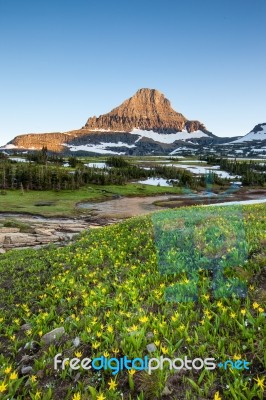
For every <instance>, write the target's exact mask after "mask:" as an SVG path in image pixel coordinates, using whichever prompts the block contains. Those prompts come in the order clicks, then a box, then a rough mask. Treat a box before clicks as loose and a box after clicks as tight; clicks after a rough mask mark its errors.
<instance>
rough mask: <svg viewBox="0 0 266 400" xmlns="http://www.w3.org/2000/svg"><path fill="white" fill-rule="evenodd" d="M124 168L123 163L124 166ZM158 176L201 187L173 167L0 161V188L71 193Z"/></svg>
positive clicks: (218, 180)
mask: <svg viewBox="0 0 266 400" xmlns="http://www.w3.org/2000/svg"><path fill="white" fill-rule="evenodd" d="M124 165H125V164H124ZM150 177H161V178H166V179H168V180H174V181H177V182H176V183H175V184H176V185H178V186H187V187H190V188H193V189H194V188H197V187H199V186H202V187H204V186H205V180H206V178H205V177H204V176H202V177H196V176H194V175H193V174H192V173H191V172H190V171H187V170H185V169H183V168H182V169H178V168H175V167H167V166H156V167H155V168H153V169H150V170H146V169H143V168H140V167H137V166H135V165H130V164H129V163H128V164H127V165H125V166H123V167H112V168H104V169H98V168H89V167H86V166H84V165H80V164H78V167H76V169H75V170H69V169H68V168H63V167H61V166H56V165H50V164H46V165H42V164H39V163H32V162H31V163H12V162H11V161H10V160H6V159H2V160H0V188H1V189H2V190H5V189H25V190H67V189H68V190H69V189H70V190H75V189H78V188H80V187H82V186H85V185H86V184H97V185H112V184H113V185H123V184H126V183H127V182H129V181H132V180H139V179H145V178H150ZM211 180H212V182H213V183H218V184H223V183H225V182H226V180H222V179H221V178H219V177H218V175H216V174H214V173H213V174H211Z"/></svg>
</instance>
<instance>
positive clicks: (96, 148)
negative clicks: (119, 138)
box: [65, 142, 136, 155]
mask: <svg viewBox="0 0 266 400" xmlns="http://www.w3.org/2000/svg"><path fill="white" fill-rule="evenodd" d="M65 146H66V147H69V149H70V150H71V151H91V152H93V153H99V154H118V155H123V154H125V152H122V151H120V152H118V151H112V150H108V149H106V147H127V148H132V147H136V145H135V144H127V143H123V142H117V143H112V142H105V143H103V142H101V143H100V144H89V143H88V144H85V145H80V146H71V145H65Z"/></svg>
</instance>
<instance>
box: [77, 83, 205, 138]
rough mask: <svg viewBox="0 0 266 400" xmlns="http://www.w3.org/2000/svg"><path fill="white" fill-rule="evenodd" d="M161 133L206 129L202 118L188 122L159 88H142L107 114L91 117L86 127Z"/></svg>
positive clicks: (115, 130)
mask: <svg viewBox="0 0 266 400" xmlns="http://www.w3.org/2000/svg"><path fill="white" fill-rule="evenodd" d="M134 128H138V129H142V130H152V131H155V132H161V133H174V132H181V131H182V130H183V129H186V130H187V131H188V132H193V131H197V130H202V131H206V132H207V130H206V128H205V126H204V125H203V124H201V123H200V122H199V121H188V120H187V119H186V118H185V117H184V116H183V115H182V114H180V113H178V112H176V111H175V110H173V108H172V107H171V103H170V101H169V100H168V99H167V98H166V97H165V96H164V95H163V94H162V93H160V92H159V91H158V90H155V89H140V90H138V91H137V93H136V94H135V95H134V96H132V97H130V99H128V100H126V101H124V102H123V103H122V104H121V105H120V106H119V107H116V108H114V109H113V110H112V111H111V112H109V113H108V114H104V115H100V116H99V117H98V118H97V117H92V118H89V119H88V121H87V123H86V125H85V127H84V129H91V130H99V131H101V130H107V131H114V132H117V131H122V132H130V131H131V130H132V129H134Z"/></svg>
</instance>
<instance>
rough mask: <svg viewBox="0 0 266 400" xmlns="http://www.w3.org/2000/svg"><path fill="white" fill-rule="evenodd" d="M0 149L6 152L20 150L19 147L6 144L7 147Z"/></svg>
mask: <svg viewBox="0 0 266 400" xmlns="http://www.w3.org/2000/svg"><path fill="white" fill-rule="evenodd" d="M0 148H1V149H5V150H12V149H18V147H17V146H15V145H14V144H6V145H5V146H1V147H0Z"/></svg>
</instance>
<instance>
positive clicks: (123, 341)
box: [0, 204, 266, 400]
mask: <svg viewBox="0 0 266 400" xmlns="http://www.w3.org/2000/svg"><path fill="white" fill-rule="evenodd" d="M227 210H228V212H227V211H226V210H225V208H223V207H209V208H208V209H207V208H205V207H191V208H186V209H180V211H179V210H178V213H179V214H176V215H175V214H173V211H164V212H160V213H158V214H157V213H156V214H153V215H152V216H147V217H142V218H131V219H129V220H127V221H125V222H123V223H120V224H116V225H112V226H108V227H104V228H101V229H98V230H93V231H89V232H84V233H82V234H81V235H80V236H79V238H78V239H77V241H76V242H75V243H73V244H71V245H69V246H66V247H63V248H57V247H54V246H51V247H50V248H48V249H42V250H39V251H36V250H23V251H12V252H9V253H7V254H5V255H2V256H0V310H1V311H0V343H1V347H0V353H1V355H0V365H1V366H0V391H1V393H0V396H2V397H1V399H3V400H7V399H16V400H24V399H36V400H37V399H42V400H49V399H58V400H61V399H66V400H69V399H71V400H86V399H87V400H89V399H91V400H103V399H106V400H116V399H121V393H123V398H124V399H132V400H133V399H136V400H137V399H139V400H141V399H148V400H149V399H153V400H155V399H160V398H162V399H164V400H170V399H177V398H178V399H192V400H198V399H206V400H207V399H210V400H211V399H216V400H218V399H228V400H231V399H235V400H238V399H242V400H250V399H254V400H255V399H260V400H262V399H263V398H264V397H263V396H264V394H263V385H264V383H263V378H264V376H265V369H266V352H265V344H266V343H265V338H266V327H265V310H264V308H265V305H266V269H265V265H266V263H265V262H266V254H265V242H266V240H265V227H266V207H265V205H264V204H262V205H253V206H244V207H243V208H242V209H241V218H242V222H243V223H242V224H241V223H240V221H239V218H240V217H239V218H238V216H239V214H238V210H239V208H238V207H235V206H231V207H227ZM174 212H175V211H174ZM178 215H179V216H178ZM234 218H235V220H236V221H237V232H241V229H244V231H245V240H246V244H245V243H244V242H243V240H244V236H243V235H242V236H241V235H240V236H239V235H237V234H234V226H235V224H234ZM186 219H188V225H187V224H186ZM193 220H194V223H195V224H194V225H195V229H194V230H193V229H192V228H193V224H192V222H193ZM211 222H213V223H211ZM184 228H185V230H184V235H182V230H183V229H184ZM187 228H188V229H189V233H190V235H192V237H191V236H190V237H191V239H190V240H189V238H188V236H187V233H188V231H186V229H187ZM158 229H159V231H158ZM191 229H192V230H191ZM158 232H159V235H158ZM171 232H173V235H171V234H170V233H171ZM193 232H194V233H193ZM175 234H178V235H179V236H178V240H174V235H175ZM225 234H226V235H228V236H225V237H226V238H227V242H226V246H229V247H230V248H229V249H223V248H222V247H221V246H220V245H219V243H220V242H219V238H220V237H221V235H225ZM193 235H194V236H193ZM219 235H220V236H219ZM193 237H194V239H193ZM192 240H194V241H196V242H195V244H196V245H195V246H192V249H190V250H189V246H191V243H193V242H192ZM217 240H218V242H217ZM217 243H218V244H217ZM238 243H239V246H240V247H239V248H241V249H242V248H243V245H245V250H246V252H247V259H246V260H244V259H243V258H241V257H239V255H238V253H237V251H236V249H237V248H238ZM217 246H218V247H217ZM219 246H220V247H219ZM215 247H216V248H218V251H219V252H221V251H222V250H224V252H225V255H226V254H228V255H229V256H228V257H225V258H222V260H225V265H224V274H225V277H226V278H227V279H228V282H229V284H230V282H231V281H230V279H232V278H237V279H240V280H242V281H243V282H245V284H246V285H247V288H248V292H247V295H246V296H245V297H240V298H238V297H237V296H236V295H234V294H232V293H231V295H230V296H229V297H226V296H224V293H222V294H221V298H216V297H217V296H216V295H215V293H214V292H213V291H212V289H211V284H212V281H213V280H212V279H213V271H212V269H211V268H208V269H205V268H202V269H201V270H200V271H199V280H198V285H197V286H198V298H197V299H196V300H193V301H191V300H190V301H182V300H180V299H179V301H175V300H174V299H171V301H170V300H169V298H167V296H166V294H167V289H168V290H169V289H170V290H171V288H174V287H175V285H176V284H177V283H178V284H179V285H181V286H182V287H183V289H184V290H185V288H186V287H187V288H188V290H190V289H191V288H190V285H191V277H190V276H189V269H188V268H187V267H186V265H187V264H186V262H185V263H184V258H182V254H184V255H185V257H186V258H187V260H189V259H190V258H189V254H190V252H191V251H192V252H193V257H194V256H195V257H196V258H195V259H197V260H202V259H204V257H212V258H213V259H215V254H216V253H215ZM233 247H236V249H234V248H233ZM162 250H163V252H162ZM174 252H176V253H175V254H174ZM241 254H242V253H241ZM161 255H163V256H164V257H166V258H165V260H166V262H167V263H168V264H167V265H168V267H169V266H170V267H169V268H170V269H171V268H172V267H173V266H174V262H175V260H177V259H178V258H179V259H180V260H181V261H182V262H183V263H184V268H183V267H182V268H181V270H174V271H173V270H172V271H171V270H167V272H168V273H165V272H166V271H162V270H161V267H160V260H162V259H161V258H160V257H161ZM221 255H222V253H221V254H220V255H219V257H220V256H221ZM168 256H169V257H168ZM199 256H200V257H199ZM220 258H221V257H220ZM237 261H238V262H237ZM209 267H210V266H209ZM25 323H27V324H30V325H29V327H28V330H26V331H25V330H22V329H21V326H22V325H23V324H25ZM56 327H64V328H65V334H64V335H63V336H62V337H60V338H58V339H57V340H56V341H55V342H54V343H52V344H50V345H45V344H44V343H43V342H42V341H41V337H42V335H43V334H45V333H47V332H49V331H51V330H52V329H54V328H56ZM75 338H79V342H78V343H77V346H76V347H75V346H74V344H73V340H74V339H75ZM149 343H154V344H155V345H156V351H155V352H154V353H152V355H150V357H151V356H152V357H159V356H160V355H163V356H165V357H169V358H176V357H178V358H182V359H184V357H185V356H187V357H188V358H190V359H193V358H196V357H200V358H205V357H213V358H215V360H217V362H218V361H222V362H224V361H225V360H227V359H231V360H236V359H237V358H241V359H242V360H247V361H248V362H250V370H240V371H238V370H236V369H234V370H232V369H228V370H221V369H218V368H216V369H215V370H212V371H208V370H204V369H203V370H199V371H197V370H188V369H187V370H181V371H176V372H175V371H169V370H168V369H167V367H166V366H165V368H164V370H163V371H154V372H153V373H152V374H151V375H148V374H147V372H143V371H136V372H135V373H134V374H132V375H131V374H129V372H128V371H126V370H124V371H122V372H119V373H118V374H117V375H112V371H111V370H110V369H109V370H107V371H104V370H100V371H92V370H89V371H82V370H80V371H71V370H70V369H69V367H66V369H65V370H58V371H55V370H54V367H53V359H54V356H55V355H56V354H57V353H62V355H63V357H69V358H73V357H78V358H83V357H90V358H95V357H99V356H100V355H102V354H105V356H106V357H118V358H120V357H123V356H125V355H127V357H128V358H134V357H141V358H143V357H145V356H146V355H148V352H147V349H146V346H147V344H149ZM30 347H31V348H30ZM21 365H24V366H26V365H27V366H31V367H32V368H33V369H32V373H31V374H30V375H25V376H22V375H21V374H20V367H21ZM133 372H134V371H133ZM12 378H13V379H12ZM112 382H113V383H112ZM110 385H111V387H112V386H114V388H113V389H112V388H111V387H110ZM166 388H167V390H166ZM166 391H167V392H168V395H167V396H163V397H162V393H163V392H166Z"/></svg>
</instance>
